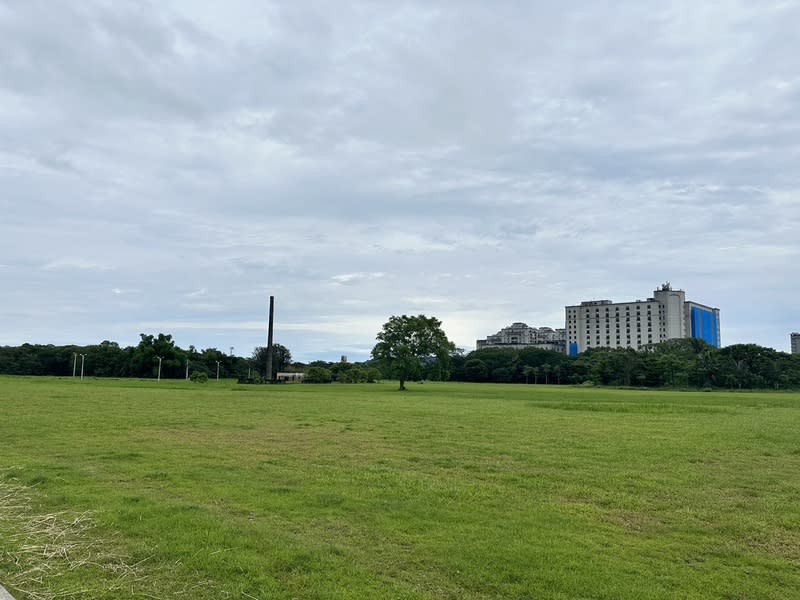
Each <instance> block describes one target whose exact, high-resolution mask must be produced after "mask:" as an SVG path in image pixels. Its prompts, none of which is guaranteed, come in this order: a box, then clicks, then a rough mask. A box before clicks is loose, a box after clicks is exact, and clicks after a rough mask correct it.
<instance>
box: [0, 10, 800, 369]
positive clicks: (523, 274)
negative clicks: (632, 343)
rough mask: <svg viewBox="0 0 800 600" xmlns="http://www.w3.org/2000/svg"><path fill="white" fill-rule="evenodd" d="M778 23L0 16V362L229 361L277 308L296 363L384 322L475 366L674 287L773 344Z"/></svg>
mask: <svg viewBox="0 0 800 600" xmlns="http://www.w3.org/2000/svg"><path fill="white" fill-rule="evenodd" d="M798 18H800V8H799V7H798V6H797V5H795V4H794V3H785V2H777V1H776V2H764V3H759V4H758V5H757V6H756V5H751V4H750V3H744V2H735V1H728V2H723V3H717V4H714V5H713V6H712V5H708V6H697V5H696V3H689V2H670V3H666V4H663V5H660V6H659V7H653V6H644V5H641V4H640V3H635V2H625V3H622V4H617V5H615V6H614V7H612V8H610V9H609V8H608V7H601V6H599V5H595V4H592V3H588V2H568V3H564V4H562V5H554V4H551V3H529V4H515V3H510V4H502V5H491V6H490V5H488V4H485V3H480V2H458V3H455V2H453V3H448V2H445V3H439V4H436V5H434V6H431V5H430V4H426V3H418V4H414V3H411V4H409V3H403V4H401V5H392V6H389V5H387V4H382V3H377V4H371V3H357V2H354V3H337V4H335V5H332V4H329V3H319V2H300V3H277V2H276V3H250V2H232V3H226V5H225V7H224V9H223V7H222V6H218V5H217V4H215V3H207V4H205V3H199V2H194V1H191V2H189V1H186V2H182V1H176V2H171V3H166V4H164V3H154V2H149V1H142V2H138V3H132V4H127V5H125V6H120V5H118V3H112V2H88V3H80V4H75V3H66V2H63V3H62V2H37V1H32V2H25V3H15V2H1V1H0V189H2V193H0V211H2V214H3V218H2V220H0V252H2V255H0V256H2V261H1V262H2V267H0V273H2V280H3V291H4V293H3V294H2V295H1V296H0V343H8V344H17V343H22V342H25V341H32V342H54V343H66V342H79V343H88V342H93V341H99V340H101V339H106V338H110V339H116V340H118V341H120V342H122V343H135V341H136V339H137V337H138V333H139V332H140V331H143V330H145V329H158V328H163V329H164V330H169V331H170V332H173V333H175V336H176V339H177V341H178V343H180V344H183V345H188V344H190V343H191V344H195V345H197V346H200V347H206V346H217V347H220V348H227V347H228V346H230V345H233V346H234V347H236V348H237V351H238V352H240V353H245V354H246V353H248V352H249V350H250V349H251V348H252V346H254V345H256V344H263V342H264V339H263V338H264V330H263V329H264V328H263V326H262V325H263V322H264V320H265V316H266V309H265V301H266V298H267V297H268V296H269V295H270V294H274V295H276V296H277V298H278V315H279V323H281V324H282V325H281V327H282V328H280V327H279V331H280V334H281V336H282V337H281V341H282V343H286V345H288V346H289V347H290V348H291V349H292V350H293V352H294V354H295V355H296V356H297V357H299V358H306V359H311V358H315V357H334V358H335V357H338V355H340V354H342V353H351V354H354V358H358V357H359V354H363V353H364V352H365V351H366V350H368V349H369V347H370V346H371V344H372V342H373V340H374V335H375V333H376V332H377V331H378V329H379V328H380V325H381V324H382V322H383V321H384V320H385V319H386V318H387V317H388V316H389V315H391V314H398V313H404V312H406V313H408V312H427V313H431V314H435V315H437V316H439V317H440V318H442V319H443V321H444V323H445V326H446V328H447V330H448V332H449V333H450V335H451V336H452V337H454V338H455V339H456V341H457V343H458V344H459V345H462V346H467V347H469V346H471V345H472V344H473V343H474V340H475V339H476V338H478V337H483V336H485V335H486V334H487V333H492V332H494V331H496V330H497V329H499V328H500V327H502V326H504V325H506V324H508V323H510V322H512V321H518V320H524V321H527V322H529V323H531V324H536V325H550V326H556V325H559V324H560V322H561V321H563V306H564V305H565V304H572V303H575V302H578V301H580V300H582V299H588V298H594V297H611V298H614V299H619V300H622V299H626V298H637V297H645V296H647V295H648V294H649V292H650V291H651V290H652V289H653V287H654V286H655V285H656V284H658V283H659V282H661V281H662V280H667V279H669V280H671V281H672V282H673V283H674V284H676V285H679V286H681V287H683V288H685V289H686V290H687V293H688V295H689V297H691V298H693V299H696V300H699V301H701V302H705V303H709V304H713V305H716V306H719V307H720V308H721V309H722V324H723V340H724V342H726V343H734V342H740V341H754V342H758V343H762V344H766V345H772V346H776V347H778V348H782V349H785V348H786V347H787V346H788V343H787V337H788V336H787V333H788V332H789V331H791V330H796V329H797V328H798V327H800V324H798V323H797V321H796V320H795V315H794V312H795V311H794V307H793V305H792V304H791V302H787V301H786V298H791V297H793V296H794V294H795V292H794V290H793V287H792V281H791V277H790V274H791V273H793V272H794V270H795V268H796V267H795V265H796V264H797V262H798V258H800V256H799V255H800V245H798V242H797V241H796V240H797V236H796V231H797V230H798V228H799V227H800V222H799V221H800V198H798V196H797V192H796V190H797V188H798V185H797V184H798V181H797V179H798V175H797V174H796V168H795V165H796V163H797V159H798V154H799V153H800V152H799V150H800V78H798V76H797V73H798V72H800V58H799V57H800V52H798V50H800V48H798V42H797V41H796V35H795V31H794V29H795V26H794V24H795V23H796V22H797V21H798ZM378 274H380V276H378ZM759 305H760V306H766V307H768V309H767V310H764V311H759V312H755V311H754V310H753V309H752V307H753V306H759ZM761 313H765V314H761Z"/></svg>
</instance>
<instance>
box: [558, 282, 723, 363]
mask: <svg viewBox="0 0 800 600" xmlns="http://www.w3.org/2000/svg"><path fill="white" fill-rule="evenodd" d="M565 310H566V325H567V327H566V328H567V353H568V354H569V355H570V356H575V355H577V354H579V353H580V352H583V351H585V350H588V349H589V348H634V349H637V350H638V349H639V348H641V347H642V346H647V345H649V344H657V343H660V342H664V341H666V340H671V339H675V338H698V339H702V340H704V341H705V342H707V343H708V344H710V345H711V346H714V347H716V348H719V346H720V330H719V309H718V308H712V307H710V306H705V305H703V304H698V303H697V302H691V301H687V300H686V293H685V292H684V291H683V290H673V289H672V286H670V284H669V283H665V284H664V285H662V286H661V288H660V289H657V290H655V291H654V292H653V297H652V298H648V299H647V300H636V301H634V302H611V300H588V301H585V302H581V303H580V304H578V305H574V306H567V307H566V308H565Z"/></svg>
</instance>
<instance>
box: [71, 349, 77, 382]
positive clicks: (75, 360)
mask: <svg viewBox="0 0 800 600" xmlns="http://www.w3.org/2000/svg"><path fill="white" fill-rule="evenodd" d="M77 366H78V353H77V352H73V353H72V377H73V378H74V377H75V369H76V368H77Z"/></svg>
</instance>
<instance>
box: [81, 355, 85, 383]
mask: <svg viewBox="0 0 800 600" xmlns="http://www.w3.org/2000/svg"><path fill="white" fill-rule="evenodd" d="M85 359H86V355H85V354H81V381H83V361H84V360H85Z"/></svg>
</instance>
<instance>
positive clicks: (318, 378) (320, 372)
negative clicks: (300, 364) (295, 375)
mask: <svg viewBox="0 0 800 600" xmlns="http://www.w3.org/2000/svg"><path fill="white" fill-rule="evenodd" d="M332 378H333V373H331V370H330V369H326V368H325V367H317V366H315V367H308V369H307V370H306V373H305V377H304V378H303V381H304V382H305V383H330V382H331V379H332Z"/></svg>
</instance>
